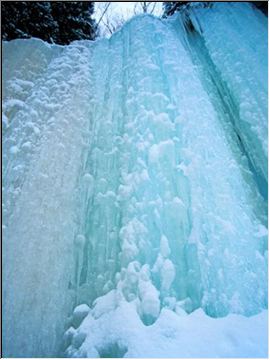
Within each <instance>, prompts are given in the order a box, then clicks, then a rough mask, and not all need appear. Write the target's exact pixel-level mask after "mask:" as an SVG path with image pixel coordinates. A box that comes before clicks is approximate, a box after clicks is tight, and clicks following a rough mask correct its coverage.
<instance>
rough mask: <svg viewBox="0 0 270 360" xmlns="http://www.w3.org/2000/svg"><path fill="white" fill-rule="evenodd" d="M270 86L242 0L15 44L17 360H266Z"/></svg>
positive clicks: (9, 107)
mask: <svg viewBox="0 0 270 360" xmlns="http://www.w3.org/2000/svg"><path fill="white" fill-rule="evenodd" d="M267 91H268V89H267V18H266V17H265V16H264V15H263V14H262V13H261V12H260V11H259V10H256V9H255V8H253V7H252V5H250V4H246V3H242V4H239V3H236V4H228V3H227V4H226V3H224V4H215V5H214V6H213V7H211V8H200V7H199V8H198V7H193V8H191V9H190V10H189V11H188V12H184V13H181V14H179V15H177V16H175V17H174V19H172V20H164V21H162V20H160V19H157V18H155V17H152V16H137V17H135V18H133V19H132V20H130V21H129V22H128V23H127V24H126V25H125V26H124V27H123V28H122V29H121V30H120V31H118V32H117V33H115V34H114V35H113V36H112V37H111V38H110V39H103V40H99V41H96V42H90V41H77V42H74V43H72V44H71V45H69V46H57V45H48V44H46V43H44V42H42V41H40V40H37V39H30V40H13V41H10V42H5V43H4V44H3V200H4V201H3V239H4V241H3V256H4V257H3V258H4V267H3V306H4V310H3V331H4V343H3V345H4V348H3V349H4V355H5V356H15V357H20V356H26V357H31V356H34V357H39V356H40V357H44V356H45V357H46V356H57V355H58V356H59V355H60V356H62V355H66V356H74V357H80V356H82V357H85V356H88V357H92V356H93V357H95V356H97V357H98V356H105V357H106V356H116V357H122V356H127V357H132V356H134V357H136V356H139V357H155V356H165V357H167V356H168V357H169V356H172V357H181V356H182V357H199V356H244V357H245V356H255V357H260V356H266V354H267V312H266V311H265V309H266V308H267V185H266V184H267ZM74 309H75V310H74ZM73 310H74V312H73ZM210 339H211V340H212V342H210Z"/></svg>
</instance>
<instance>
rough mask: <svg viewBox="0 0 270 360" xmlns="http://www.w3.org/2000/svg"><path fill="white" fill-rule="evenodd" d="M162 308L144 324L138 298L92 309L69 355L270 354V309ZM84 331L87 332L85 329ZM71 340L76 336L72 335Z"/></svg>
mask: <svg viewBox="0 0 270 360" xmlns="http://www.w3.org/2000/svg"><path fill="white" fill-rule="evenodd" d="M184 314H185V313H184V311H182V313H179V312H178V314H176V313H175V312H173V311H171V310H169V309H167V308H163V309H162V310H161V313H160V315H159V317H158V319H157V321H156V322H155V323H154V324H152V325H151V326H145V325H144V324H143V323H142V322H141V320H140V318H139V317H138V315H137V312H136V304H135V303H134V302H130V303H127V302H121V303H120V304H119V306H118V307H117V309H116V310H114V311H104V315H103V316H101V317H99V318H98V319H95V318H94V317H93V316H92V315H91V313H90V314H89V315H88V317H87V318H86V319H85V320H84V321H83V323H82V325H81V326H80V328H79V329H77V330H76V334H84V336H86V338H85V340H84V342H83V343H82V345H81V346H77V347H76V346H74V345H73V344H71V345H70V346H69V347H68V348H67V352H66V356H68V357H69V356H71V357H77V356H78V357H81V355H80V354H84V356H85V357H99V356H100V355H101V354H103V353H106V354H107V357H118V356H119V354H120V353H122V354H121V355H122V356H121V357H126V358H133V357H134V358H140V357H143V358H164V357H165V358H180V357H181V358H213V357H217V358H230V357H244V358H252V357H258V358H260V357H267V353H268V349H267V311H263V312H261V313H260V314H258V315H255V316H252V317H250V318H248V317H245V316H241V315H228V316H226V317H223V318H218V319H215V318H211V317H209V316H207V315H206V314H205V313H204V312H203V310H202V309H198V310H196V311H194V312H193V313H192V314H190V315H188V316H185V315H184ZM81 336H82V335H81ZM70 341H71V340H70Z"/></svg>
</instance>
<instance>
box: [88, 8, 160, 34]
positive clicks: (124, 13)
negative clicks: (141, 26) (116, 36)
mask: <svg viewBox="0 0 270 360" xmlns="http://www.w3.org/2000/svg"><path fill="white" fill-rule="evenodd" d="M153 3H154V2H153ZM107 4H108V1H107V2H95V16H94V17H95V19H96V21H97V22H98V21H99V19H100V17H101V16H102V13H103V11H104V9H105V7H106V6H107ZM135 8H136V12H137V13H140V12H142V8H141V6H140V4H139V2H136V1H135V2H125V1H123V2H110V5H109V8H108V11H107V13H106V14H107V15H108V18H111V19H112V18H115V17H119V18H122V19H124V20H128V19H130V18H131V17H132V16H134V9H135ZM162 13H163V11H162V2H156V5H155V9H154V12H153V14H154V15H156V16H160V15H162ZM103 19H104V18H103ZM99 25H100V27H101V33H102V35H103V36H109V35H110V34H108V33H107V32H106V29H105V27H104V25H103V23H102V21H101V22H100V24H99Z"/></svg>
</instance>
